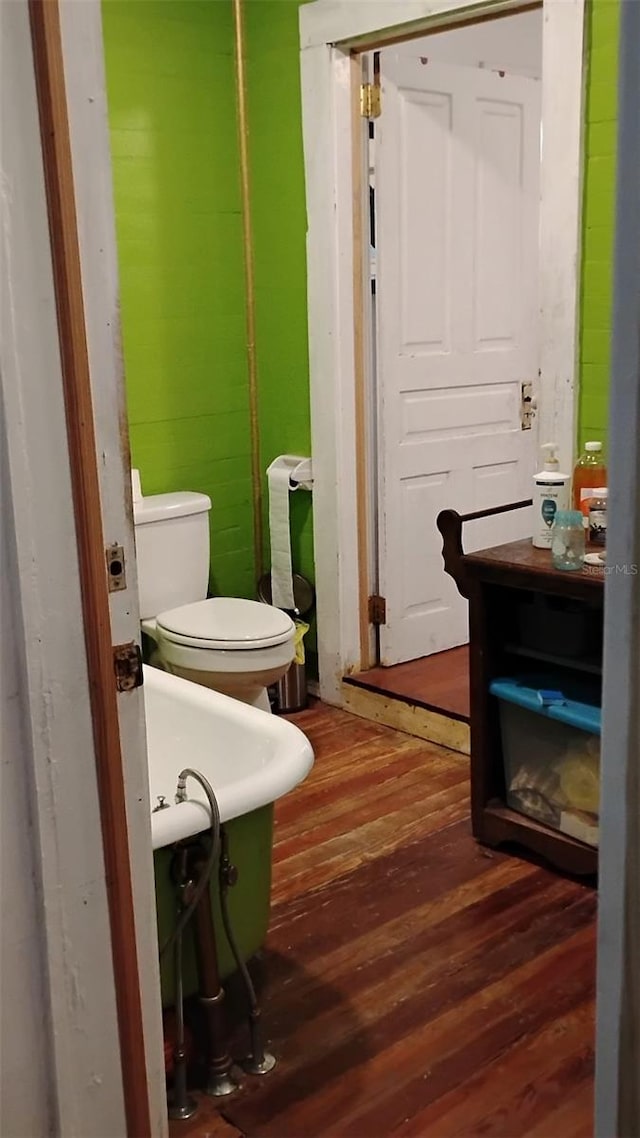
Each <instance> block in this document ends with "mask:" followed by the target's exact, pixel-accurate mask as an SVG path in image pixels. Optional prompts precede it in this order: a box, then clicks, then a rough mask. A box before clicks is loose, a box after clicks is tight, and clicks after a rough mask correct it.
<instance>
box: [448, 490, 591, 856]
mask: <svg viewBox="0 0 640 1138" xmlns="http://www.w3.org/2000/svg"><path fill="white" fill-rule="evenodd" d="M528 504H529V503H527V502H522V503H516V504H515V506H513V507H504V508H500V510H499V511H487V513H496V512H502V510H503V509H505V510H507V509H513V508H520V507H523V506H526V505H528ZM482 516H486V515H485V514H484V513H482V514H469V515H466V516H465V515H462V516H461V515H459V514H457V513H456V512H455V511H453V510H445V511H444V512H443V513H441V514H440V515H439V517H438V528H439V529H440V532H441V533H442V535H443V539H444V544H443V556H444V562H445V569H446V571H447V572H448V573H449V574H450V575H451V576H452V577H453V578H454V580H455V581H456V584H457V586H458V589H459V591H460V592H461V593H462V595H463V596H465V597H467V598H468V600H469V627H470V669H471V819H472V829H473V834H474V836H475V837H476V838H477V839H478V841H480V842H482V843H483V844H485V845H488V846H498V845H501V844H503V843H506V842H514V843H517V844H518V845H520V846H523V847H526V848H527V849H529V850H531V851H533V852H535V853H537V854H539V855H541V856H543V857H545V858H547V859H548V860H549V861H550V862H552V863H554V864H555V865H556V866H558V867H559V868H560V869H562V870H564V871H565V872H568V873H575V874H593V873H595V872H596V870H597V861H598V854H597V850H596V849H595V848H593V847H592V846H589V845H586V844H585V843H583V842H581V841H578V840H577V839H575V838H573V837H570V836H568V835H566V834H564V833H561V832H559V831H557V830H554V829H551V828H549V827H547V826H545V825H543V824H542V823H540V822H537V821H535V820H534V819H533V818H529V817H527V816H526V815H524V814H521V813H519V812H517V811H515V810H512V809H510V808H509V806H507V802H506V787H505V774H504V764H503V756H502V742H501V732H500V713H499V706H498V701H497V700H496V699H495V697H493V696H492V695H491V693H490V691H489V686H490V684H491V681H492V680H494V679H498V678H500V677H502V676H505V675H507V676H509V675H513V674H514V673H515V674H517V673H518V671H519V670H520V671H521V672H524V671H525V670H526V669H527V668H528V669H529V670H531V669H532V668H533V669H538V670H539V669H551V671H552V674H556V675H557V676H559V677H562V676H563V675H564V674H565V670H567V669H568V670H569V673H570V674H572V675H573V676H582V675H584V676H589V677H590V680H589V682H590V683H594V684H597V683H598V678H599V677H601V674H602V626H603V605H604V588H603V584H604V571H603V569H600V568H597V567H591V566H588V567H585V568H584V569H583V570H582V571H580V572H562V571H560V570H557V569H554V568H553V565H552V563H551V554H550V552H548V551H547V550H541V549H535V548H534V547H533V545H532V544H531V541H530V540H529V541H516V542H512V543H510V544H508V545H502V546H497V547H496V548H494V549H485V550H482V551H481V552H478V553H469V554H465V553H464V551H463V547H462V526H463V524H464V522H465V521H468V520H474V519H475V518H477V517H482Z"/></svg>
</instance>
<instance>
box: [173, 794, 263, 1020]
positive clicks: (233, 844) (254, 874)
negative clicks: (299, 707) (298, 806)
mask: <svg viewBox="0 0 640 1138" xmlns="http://www.w3.org/2000/svg"><path fill="white" fill-rule="evenodd" d="M225 829H226V831H227V834H228V837H229V855H230V857H231V860H232V862H233V864H234V865H235V866H236V867H237V869H238V881H237V883H236V885H234V886H233V888H231V889H230V890H229V913H230V916H231V923H232V927H233V931H234V934H235V937H236V940H237V942H238V947H239V949H240V952H241V954H242V956H243V958H244V959H245V960H248V959H249V957H250V956H253V954H254V953H255V952H256V951H257V950H258V949H259V948H260V947H261V945H262V944H264V940H265V937H266V935H267V928H268V925H269V906H270V899H271V851H272V845H273V803H269V805H267V806H262V807H260V809H259V810H252V811H251V813H250V814H243V815H242V816H241V817H240V818H234V819H233V820H232V821H231V822H226V823H225ZM172 857H173V850H172V848H171V847H170V846H167V847H165V848H164V849H161V850H156V852H155V853H154V855H153V860H154V871H155V879H156V909H157V914H158V940H159V943H160V944H161V945H162V944H164V942H165V940H166V939H167V937H168V936H169V934H170V932H171V930H172V929H173V927H174V925H175V920H176V891H175V887H174V885H173V882H172V880H171V860H172ZM211 903H212V906H213V919H214V924H215V929H216V938H217V944H218V957H219V961H220V971H221V975H222V979H223V980H224V979H225V977H227V976H229V975H230V974H231V973H232V972H234V971H235V964H234V961H233V957H232V955H231V950H230V948H229V945H228V943H227V938H226V936H225V932H224V928H223V926H222V917H221V915H220V902H219V898H218V875H217V870H215V871H214V873H213V875H212V882H211ZM183 964H184V966H183V976H184V994H185V996H190V995H192V994H193V993H194V992H196V991H197V988H198V982H197V973H196V962H195V950H194V945H193V931H192V928H191V924H190V925H189V926H187V929H186V930H185V934H184V942H183ZM160 978H161V984H162V1006H163V1007H171V1006H172V1005H173V1004H174V1003H175V997H174V992H175V988H174V982H175V981H174V959H173V949H172V948H171V949H169V950H168V952H167V953H166V954H165V956H164V958H163V959H162V960H161V962H160Z"/></svg>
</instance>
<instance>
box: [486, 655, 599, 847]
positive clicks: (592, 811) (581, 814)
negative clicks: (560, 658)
mask: <svg viewBox="0 0 640 1138" xmlns="http://www.w3.org/2000/svg"><path fill="white" fill-rule="evenodd" d="M490 690H491V693H492V694H493V695H494V696H496V697H497V699H498V700H499V701H500V727H501V734H502V751H503V760H504V772H505V784H506V792H507V804H508V805H509V806H510V807H511V808H512V809H514V810H518V811H519V812H520V813H522V814H527V815H528V816H529V817H532V818H535V819H536V820H537V821H539V822H542V823H544V824H545V825H547V826H551V827H552V828H553V829H556V830H561V831H562V832H563V833H566V834H570V835H571V836H572V837H575V838H578V839H579V840H580V841H583V842H586V843H587V844H588V845H593V846H597V844H598V813H599V788H600V723H601V709H600V694H599V686H598V684H597V683H590V682H589V681H588V680H584V681H582V680H579V679H576V680H572V679H570V678H563V679H562V680H561V681H559V680H558V678H557V677H556V676H550V675H548V674H547V675H544V674H541V675H533V676H524V677H519V678H517V679H512V678H510V679H499V680H494V681H493V683H492V684H491V688H490Z"/></svg>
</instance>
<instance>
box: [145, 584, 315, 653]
mask: <svg viewBox="0 0 640 1138" xmlns="http://www.w3.org/2000/svg"><path fill="white" fill-rule="evenodd" d="M156 626H157V629H158V631H159V632H160V633H161V636H162V638H163V639H164V640H167V641H169V642H171V643H173V644H181V645H184V646H185V647H187V648H203V649H209V650H218V651H225V652H229V651H234V652H237V651H247V650H249V649H254V650H255V649H261V648H272V647H275V646H277V645H280V644H286V643H287V642H288V641H290V640H291V639H292V637H293V634H294V631H295V625H294V623H293V621H292V620H291V617H290V616H287V614H286V613H285V612H282V610H281V609H277V608H274V607H273V605H264V604H261V603H260V602H259V601H247V600H244V599H242V598H241V597H210V598H209V599H208V600H205V601H196V602H195V603H194V604H190V605H181V606H180V607H179V608H176V609H170V610H169V611H168V612H163V613H160V615H159V616H157V617H156Z"/></svg>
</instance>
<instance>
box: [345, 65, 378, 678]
mask: <svg viewBox="0 0 640 1138" xmlns="http://www.w3.org/2000/svg"><path fill="white" fill-rule="evenodd" d="M361 83H362V60H361V58H360V56H359V55H357V54H356V53H355V52H354V53H352V55H351V146H352V164H353V173H352V177H353V356H354V361H353V362H354V405H355V424H354V425H355V436H356V446H355V462H356V511H357V523H356V524H357V531H358V538H357V540H358V618H359V636H360V668H361V669H363V670H364V669H366V668H370V667H371V665H372V663H374V662H375V661H374V660H372V658H371V646H370V635H369V633H370V624H369V593H370V592H371V589H370V587H369V542H370V540H371V534H370V533H369V517H368V514H369V511H368V507H367V503H368V495H369V493H370V490H371V488H370V486H369V474H368V470H367V426H366V423H367V393H368V392H367V386H368V385H367V374H368V372H369V371H370V359H369V353H368V351H367V346H366V344H367V336H368V335H369V334H370V332H371V328H370V319H369V318H368V312H367V308H366V303H365V250H368V248H369V242H368V240H367V236H366V234H367V227H366V216H365V186H364V185H363V165H364V159H363V153H362V150H363V141H362V131H363V123H365V122H368V120H366V119H363V118H362V114H361V111H360V85H361Z"/></svg>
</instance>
